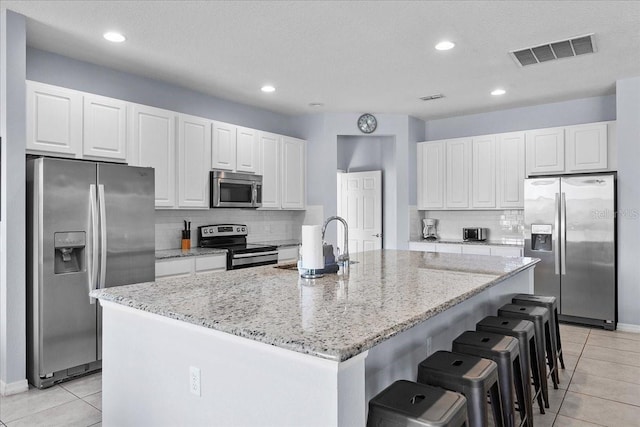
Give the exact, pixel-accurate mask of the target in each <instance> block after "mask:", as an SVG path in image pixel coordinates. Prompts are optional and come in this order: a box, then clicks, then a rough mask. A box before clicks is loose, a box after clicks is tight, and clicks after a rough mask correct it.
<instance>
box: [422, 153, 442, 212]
mask: <svg viewBox="0 0 640 427" xmlns="http://www.w3.org/2000/svg"><path fill="white" fill-rule="evenodd" d="M417 151H418V168H417V173H418V183H417V184H418V185H417V187H418V209H441V208H444V176H445V172H444V170H445V164H444V157H445V153H444V142H443V141H438V142H422V143H420V144H418V147H417Z"/></svg>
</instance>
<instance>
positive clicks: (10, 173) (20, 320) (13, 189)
mask: <svg viewBox="0 0 640 427" xmlns="http://www.w3.org/2000/svg"><path fill="white" fill-rule="evenodd" d="M0 40H1V43H2V45H1V47H0V51H1V54H0V55H1V60H0V76H1V77H0V80H1V83H0V87H1V89H0V99H1V102H0V137H2V147H1V153H0V158H1V165H0V169H1V170H2V171H1V176H0V181H1V188H0V192H1V193H2V198H1V200H0V203H1V204H2V207H1V212H0V215H1V222H0V393H3V394H4V393H6V394H9V393H14V392H19V391H23V390H26V387H27V383H26V380H25V378H26V347H25V346H26V332H25V331H26V316H25V310H26V287H25V268H26V261H25V252H26V246H25V232H24V230H25V196H26V194H25V192H26V191H25V139H26V130H27V126H26V120H25V113H26V95H25V94H26V88H25V73H26V70H25V63H26V60H25V51H26V19H25V17H24V16H22V15H19V14H17V13H14V12H12V11H9V10H2V12H1V24H0Z"/></svg>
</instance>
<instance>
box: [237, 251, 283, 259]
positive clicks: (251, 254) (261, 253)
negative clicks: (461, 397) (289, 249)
mask: <svg viewBox="0 0 640 427" xmlns="http://www.w3.org/2000/svg"><path fill="white" fill-rule="evenodd" d="M263 255H278V251H269V252H252V253H250V254H233V258H235V259H237V258H251V257H256V256H263Z"/></svg>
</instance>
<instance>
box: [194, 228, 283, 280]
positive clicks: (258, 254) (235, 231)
mask: <svg viewBox="0 0 640 427" xmlns="http://www.w3.org/2000/svg"><path fill="white" fill-rule="evenodd" d="M198 246H200V247H201V248H218V249H226V250H227V270H235V269H238V268H246V267H255V266H258V265H268V264H276V263H277V262H278V247H277V246H272V245H260V244H255V243H247V226H246V225H244V224H215V225H203V226H201V227H198Z"/></svg>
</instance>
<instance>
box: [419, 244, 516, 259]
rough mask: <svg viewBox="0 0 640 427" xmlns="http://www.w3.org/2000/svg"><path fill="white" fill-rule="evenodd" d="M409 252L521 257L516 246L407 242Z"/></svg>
mask: <svg viewBox="0 0 640 427" xmlns="http://www.w3.org/2000/svg"><path fill="white" fill-rule="evenodd" d="M409 250H410V251H420V252H441V253H452V254H466V255H469V254H472V255H492V256H522V248H521V247H518V246H494V245H489V244H487V245H485V244H456V243H429V242H409Z"/></svg>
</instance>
